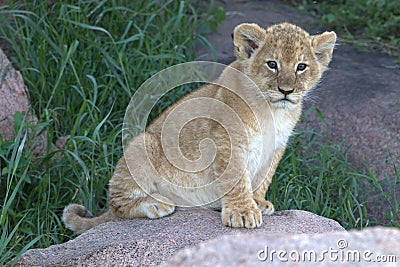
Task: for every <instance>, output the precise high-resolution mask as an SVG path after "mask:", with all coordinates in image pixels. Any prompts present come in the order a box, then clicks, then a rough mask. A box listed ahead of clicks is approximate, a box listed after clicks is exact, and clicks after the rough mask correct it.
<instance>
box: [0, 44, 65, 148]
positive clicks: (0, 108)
mask: <svg viewBox="0 0 400 267" xmlns="http://www.w3.org/2000/svg"><path fill="white" fill-rule="evenodd" d="M30 108H31V107H30V103H29V92H28V88H27V87H26V85H25V83H24V80H23V79H22V75H21V73H20V72H19V71H17V70H15V69H14V68H13V66H12V65H11V62H10V61H9V60H8V58H7V56H6V55H5V54H4V52H3V50H1V48H0V136H1V138H2V140H4V141H7V140H11V139H13V138H14V136H15V131H14V115H15V113H16V112H21V113H22V114H24V115H25V114H27V116H26V119H25V122H27V123H28V124H29V125H34V124H37V122H38V119H37V118H36V116H34V115H31V114H30ZM40 130H41V129H37V131H33V130H30V133H31V134H30V135H28V138H34V141H33V142H32V143H31V145H32V146H33V154H34V155H36V156H38V155H42V154H44V153H46V151H47V144H48V140H47V134H46V133H45V132H43V133H41V134H39V135H38V134H36V133H38V132H40ZM32 133H35V134H32ZM69 138H70V136H69V135H67V136H63V137H60V138H58V139H57V140H56V143H55V145H52V149H53V150H56V149H61V148H62V147H63V146H64V145H65V143H66V141H67V140H68V139H69Z"/></svg>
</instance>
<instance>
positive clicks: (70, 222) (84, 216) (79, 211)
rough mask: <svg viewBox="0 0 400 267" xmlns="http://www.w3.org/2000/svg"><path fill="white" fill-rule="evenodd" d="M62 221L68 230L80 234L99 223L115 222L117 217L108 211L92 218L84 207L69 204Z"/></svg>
mask: <svg viewBox="0 0 400 267" xmlns="http://www.w3.org/2000/svg"><path fill="white" fill-rule="evenodd" d="M62 220H63V222H64V224H65V226H66V227H67V228H68V229H70V230H72V231H74V232H77V233H82V232H85V231H87V230H89V229H90V228H92V227H95V226H96V225H99V224H101V223H105V222H110V221H117V220H118V217H117V216H115V215H114V214H113V213H112V212H111V211H110V210H109V211H107V212H106V213H103V214H102V215H100V216H98V217H93V215H92V214H91V213H90V211H88V210H87V209H86V208H85V207H84V206H82V205H78V204H69V205H68V206H66V207H65V209H64V212H63V216H62Z"/></svg>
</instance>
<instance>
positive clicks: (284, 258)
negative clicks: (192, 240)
mask: <svg viewBox="0 0 400 267" xmlns="http://www.w3.org/2000/svg"><path fill="white" fill-rule="evenodd" d="M399 261H400V230H399V229H391V228H383V227H376V228H368V229H364V230H362V231H350V232H331V233H325V234H316V235H312V236H310V235H305V234H295V235H293V234H283V233H280V234H265V233H262V234H240V235H237V236H223V237H220V238H217V239H214V240H210V241H205V242H202V243H200V244H199V245H197V246H195V247H192V248H188V249H184V250H182V251H180V252H179V253H178V254H177V255H175V256H174V257H172V258H171V259H170V260H168V261H167V263H165V264H163V265H162V266H164V267H167V266H267V265H268V266H282V265H283V264H284V263H286V264H287V266H310V264H311V263H314V264H318V266H333V265H334V266H338V264H340V265H345V266H398V264H399ZM285 266H286V265H285Z"/></svg>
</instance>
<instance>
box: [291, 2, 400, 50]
mask: <svg viewBox="0 0 400 267" xmlns="http://www.w3.org/2000/svg"><path fill="white" fill-rule="evenodd" d="M290 2H291V3H292V4H293V5H295V6H298V7H299V8H300V9H302V10H307V11H308V12H310V13H311V14H313V15H316V16H317V17H318V18H319V19H320V21H321V23H322V24H323V25H325V26H326V27H328V28H331V29H335V30H337V31H338V32H340V33H341V36H342V37H343V38H345V39H346V40H348V41H350V42H352V43H355V44H358V45H361V46H364V47H365V46H366V47H369V48H377V49H380V50H383V51H385V52H387V53H389V54H394V55H396V54H397V55H398V54H399V53H400V2H399V1H391V0H367V1H364V0H340V1H337V0H327V1H313V0H302V1H290Z"/></svg>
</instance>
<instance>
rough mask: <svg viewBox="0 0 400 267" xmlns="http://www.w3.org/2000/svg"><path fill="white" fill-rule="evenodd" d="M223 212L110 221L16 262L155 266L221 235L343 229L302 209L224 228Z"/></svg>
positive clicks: (315, 231)
mask: <svg viewBox="0 0 400 267" xmlns="http://www.w3.org/2000/svg"><path fill="white" fill-rule="evenodd" d="M220 216H221V215H220V213H219V212H217V211H211V210H186V211H178V212H176V213H174V214H173V215H171V216H169V217H166V218H163V219H159V220H149V219H134V220H125V221H120V222H111V223H106V224H102V225H99V226H98V227H95V228H93V229H91V230H89V231H87V232H85V233H83V234H82V235H80V236H78V237H77V238H75V239H74V240H71V241H69V242H66V243H64V244H61V245H54V246H51V247H49V248H46V249H32V250H29V251H28V252H26V253H25V254H24V255H23V256H22V258H21V259H20V261H19V262H18V264H17V266H55V265H56V266H60V265H64V266H77V265H79V266H88V265H89V266H116V265H120V266H122V265H125V266H126V265H129V266H138V265H140V266H154V265H158V264H160V263H162V262H164V261H166V260H167V259H169V258H170V257H171V256H172V255H174V254H175V253H176V252H177V251H178V250H180V249H183V248H185V247H188V246H194V245H197V244H199V243H200V242H202V241H206V240H209V239H212V238H216V237H219V236H221V235H237V234H239V233H240V234H254V236H258V235H260V234H265V233H287V234H290V235H293V234H300V233H304V234H315V233H325V232H332V231H344V229H343V228H342V227H341V226H340V225H339V224H338V223H337V222H336V221H333V220H330V219H327V218H324V217H321V216H317V215H314V214H312V213H310V212H306V211H298V210H291V211H280V212H276V213H275V214H274V215H273V216H264V218H263V219H264V223H263V225H262V227H260V228H258V229H254V230H249V229H232V228H227V227H224V226H222V224H221V217H220ZM233 238H235V237H233Z"/></svg>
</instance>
